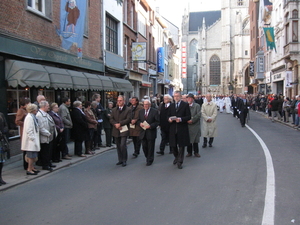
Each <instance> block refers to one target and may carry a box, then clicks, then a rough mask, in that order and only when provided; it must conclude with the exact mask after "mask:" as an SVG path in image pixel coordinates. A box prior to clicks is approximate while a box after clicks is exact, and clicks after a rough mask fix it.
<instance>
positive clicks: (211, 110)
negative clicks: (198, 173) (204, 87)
mask: <svg viewBox="0 0 300 225" xmlns="http://www.w3.org/2000/svg"><path fill="white" fill-rule="evenodd" d="M206 99H207V102H206V103H204V104H203V105H202V108H201V117H202V131H201V134H202V136H203V145H202V148H206V147H207V138H209V141H208V144H209V147H212V143H213V141H214V138H215V137H216V135H217V115H218V110H217V105H216V103H214V102H212V97H211V94H207V95H206Z"/></svg>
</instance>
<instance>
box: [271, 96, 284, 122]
mask: <svg viewBox="0 0 300 225" xmlns="http://www.w3.org/2000/svg"><path fill="white" fill-rule="evenodd" d="M280 104H282V103H281V102H280V101H279V99H278V96H277V95H274V99H273V100H272V101H271V102H270V106H271V113H272V122H274V121H275V120H274V117H275V116H277V119H278V120H281V116H280V114H279V111H278V110H279V108H280V106H279V105H280Z"/></svg>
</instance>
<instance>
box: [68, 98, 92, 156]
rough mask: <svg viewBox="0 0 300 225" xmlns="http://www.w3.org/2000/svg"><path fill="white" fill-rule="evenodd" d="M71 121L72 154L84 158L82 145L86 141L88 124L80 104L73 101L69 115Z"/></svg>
mask: <svg viewBox="0 0 300 225" xmlns="http://www.w3.org/2000/svg"><path fill="white" fill-rule="evenodd" d="M71 118H72V121H73V129H72V132H73V138H74V153H75V154H76V155H77V156H78V157H86V155H84V154H83V153H82V143H83V142H84V141H86V140H88V124H87V119H86V116H85V113H84V112H83V111H82V102H81V101H75V102H74V103H73V110H72V113H71Z"/></svg>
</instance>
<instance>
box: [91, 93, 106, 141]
mask: <svg viewBox="0 0 300 225" xmlns="http://www.w3.org/2000/svg"><path fill="white" fill-rule="evenodd" d="M92 101H96V102H97V110H96V111H97V119H98V125H97V135H98V137H97V140H98V147H105V146H104V145H103V144H102V137H101V135H102V123H103V118H102V114H103V111H104V108H103V106H102V105H101V102H100V101H101V95H99V94H94V95H93V96H92Z"/></svg>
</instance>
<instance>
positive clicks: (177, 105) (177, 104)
mask: <svg viewBox="0 0 300 225" xmlns="http://www.w3.org/2000/svg"><path fill="white" fill-rule="evenodd" d="M178 107H179V102H177V103H176V110H177V109H178Z"/></svg>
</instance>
